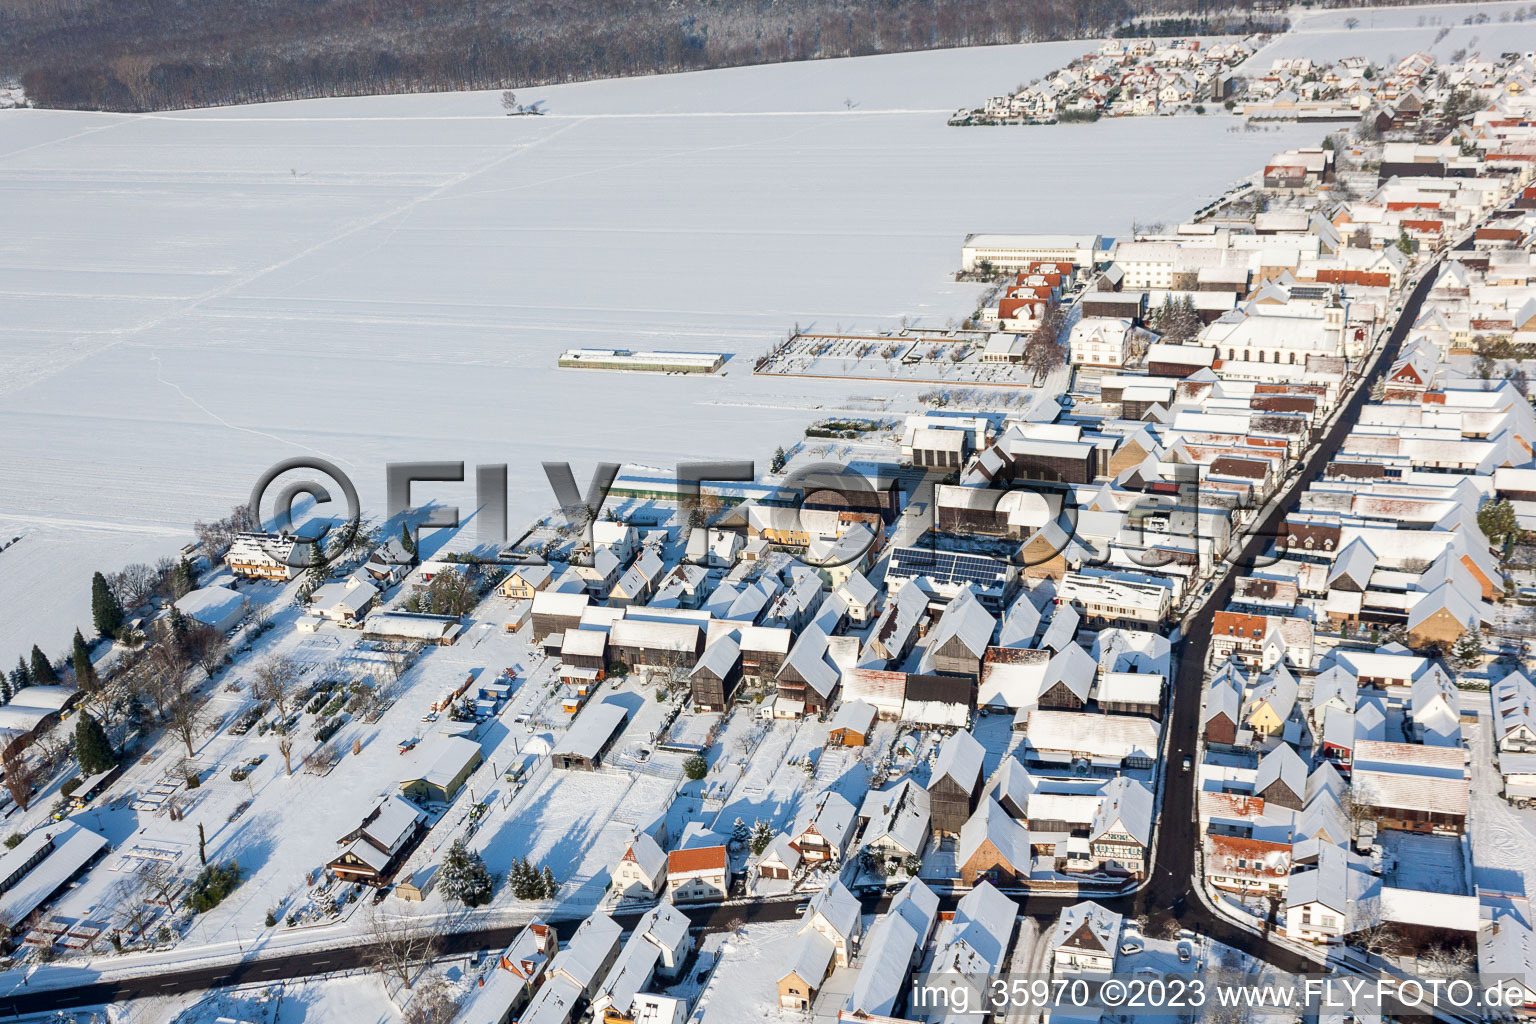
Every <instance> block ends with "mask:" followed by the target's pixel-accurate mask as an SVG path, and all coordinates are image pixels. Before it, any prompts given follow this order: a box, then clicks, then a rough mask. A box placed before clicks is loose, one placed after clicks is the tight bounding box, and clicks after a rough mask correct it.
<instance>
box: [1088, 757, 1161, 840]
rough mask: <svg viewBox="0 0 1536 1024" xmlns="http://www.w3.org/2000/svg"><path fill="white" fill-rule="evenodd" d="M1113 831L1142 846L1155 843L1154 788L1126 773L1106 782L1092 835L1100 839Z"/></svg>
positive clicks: (1090, 832)
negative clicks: (1153, 834)
mask: <svg viewBox="0 0 1536 1024" xmlns="http://www.w3.org/2000/svg"><path fill="white" fill-rule="evenodd" d="M1112 831H1113V832H1121V831H1123V832H1124V833H1125V834H1126V835H1129V836H1130V837H1131V838H1132V839H1134V840H1136V842H1138V843H1140V844H1141V845H1142V846H1149V845H1151V843H1152V791H1151V790H1150V789H1148V788H1147V787H1146V786H1144V785H1142V784H1141V783H1140V782H1138V781H1136V780H1135V779H1132V778H1127V777H1126V776H1124V775H1117V776H1115V777H1114V778H1112V779H1110V780H1109V782H1107V783H1106V784H1105V786H1104V789H1103V790H1102V795H1101V800H1100V802H1099V810H1098V813H1097V814H1095V815H1094V817H1093V825H1092V826H1091V827H1090V829H1089V835H1090V838H1092V839H1095V840H1097V839H1098V838H1099V837H1101V836H1103V835H1104V833H1106V832H1112Z"/></svg>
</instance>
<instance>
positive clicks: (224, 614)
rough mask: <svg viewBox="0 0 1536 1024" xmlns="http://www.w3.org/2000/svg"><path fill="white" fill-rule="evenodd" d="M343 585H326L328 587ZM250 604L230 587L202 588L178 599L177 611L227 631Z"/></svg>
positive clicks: (204, 623)
mask: <svg viewBox="0 0 1536 1024" xmlns="http://www.w3.org/2000/svg"><path fill="white" fill-rule="evenodd" d="M341 585H342V584H326V586H341ZM324 589H325V587H321V588H320V590H324ZM316 593H319V591H316ZM250 603H251V602H250V600H249V599H248V598H247V597H246V596H245V595H244V594H242V593H239V592H238V591H234V590H231V589H229V588H228V587H200V588H198V589H197V590H194V591H192V592H190V593H188V594H184V595H183V596H181V597H179V598H177V600H176V610H177V611H179V612H181V614H183V615H185V616H186V617H187V618H189V619H193V620H195V621H197V622H200V623H202V624H203V625H205V626H212V627H214V628H215V629H227V628H229V627H228V626H226V625H225V623H227V622H230V621H231V620H233V619H238V618H239V617H240V616H241V615H243V614H244V613H245V609H246V607H247V606H248V605H250Z"/></svg>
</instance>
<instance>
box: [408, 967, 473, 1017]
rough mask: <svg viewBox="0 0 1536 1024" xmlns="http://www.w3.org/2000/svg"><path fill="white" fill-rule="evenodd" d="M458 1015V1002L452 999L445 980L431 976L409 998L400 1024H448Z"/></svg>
mask: <svg viewBox="0 0 1536 1024" xmlns="http://www.w3.org/2000/svg"><path fill="white" fill-rule="evenodd" d="M458 1013H459V1001H458V1000H457V999H455V998H454V997H453V989H452V988H451V987H449V985H448V981H447V979H445V978H443V977H442V976H441V975H433V976H432V977H431V978H428V979H427V980H426V981H424V982H422V983H421V987H420V988H418V989H417V990H416V993H415V995H413V996H411V1001H410V1002H409V1003H407V1004H406V1007H405V1014H404V1015H403V1016H402V1017H401V1018H400V1024H449V1021H451V1020H453V1019H454V1018H455V1017H456V1016H458Z"/></svg>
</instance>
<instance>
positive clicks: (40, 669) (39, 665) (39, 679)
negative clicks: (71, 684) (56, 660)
mask: <svg viewBox="0 0 1536 1024" xmlns="http://www.w3.org/2000/svg"><path fill="white" fill-rule="evenodd" d="M32 684H33V685H34V686H57V685H59V674H58V673H57V672H55V671H54V670H53V662H51V661H49V660H48V655H46V654H44V653H43V649H42V648H41V647H39V646H37V644H33V645H32Z"/></svg>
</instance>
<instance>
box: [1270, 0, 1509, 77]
mask: <svg viewBox="0 0 1536 1024" xmlns="http://www.w3.org/2000/svg"><path fill="white" fill-rule="evenodd" d="M1517 15H1518V16H1520V17H1522V18H1523V19H1524V20H1522V21H1516V20H1515V18H1516V17H1517ZM1527 15H1529V16H1528V17H1527ZM1479 16H1486V17H1487V19H1488V20H1487V21H1486V22H1483V23H1480V24H1472V25H1467V24H1464V22H1465V20H1466V19H1468V18H1471V19H1473V20H1474V22H1475V21H1476V19H1477V18H1478V17H1479ZM1502 18H1508V19H1509V20H1507V21H1501V20H1500V19H1502ZM1350 21H1354V22H1356V23H1357V24H1356V25H1355V27H1354V28H1353V29H1351V28H1349V27H1348V23H1349V22H1350ZM1443 29H1448V30H1449V31H1447V32H1446V34H1445V36H1444V37H1443V38H1440V32H1441V30H1443ZM1533 48H1536V10H1533V9H1532V7H1531V5H1530V4H1528V3H1465V4H1432V5H1425V6H1419V7H1385V8H1341V9H1338V10H1331V11H1317V12H1306V13H1299V12H1293V15H1292V25H1291V31H1290V32H1288V33H1286V34H1285V35H1283V36H1281V37H1279V38H1278V39H1276V40H1275V42H1273V43H1271V44H1270V45H1269V46H1267V47H1265V48H1264V49H1262V50H1260V51H1259V52H1258V54H1257V55H1256V56H1255V57H1254V60H1255V61H1257V62H1258V63H1255V64H1254V67H1266V66H1268V64H1269V62H1270V61H1271V60H1272V59H1274V58H1276V57H1311V58H1312V59H1313V60H1317V61H1324V60H1338V59H1339V58H1340V57H1351V56H1361V57H1366V58H1368V59H1370V60H1373V61H1377V62H1385V61H1388V60H1391V59H1401V58H1403V57H1406V56H1408V55H1409V54H1410V53H1413V52H1414V51H1416V50H1423V51H1425V52H1426V53H1431V54H1433V55H1434V56H1435V57H1436V58H1438V59H1440V60H1449V59H1450V56H1451V54H1453V53H1455V52H1456V51H1457V50H1466V51H1468V52H1469V53H1477V52H1479V51H1480V52H1482V53H1483V54H1484V55H1486V56H1493V57H1496V56H1498V55H1499V54H1500V53H1505V52H1509V51H1515V52H1522V53H1523V52H1525V51H1527V50H1530V49H1533Z"/></svg>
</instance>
